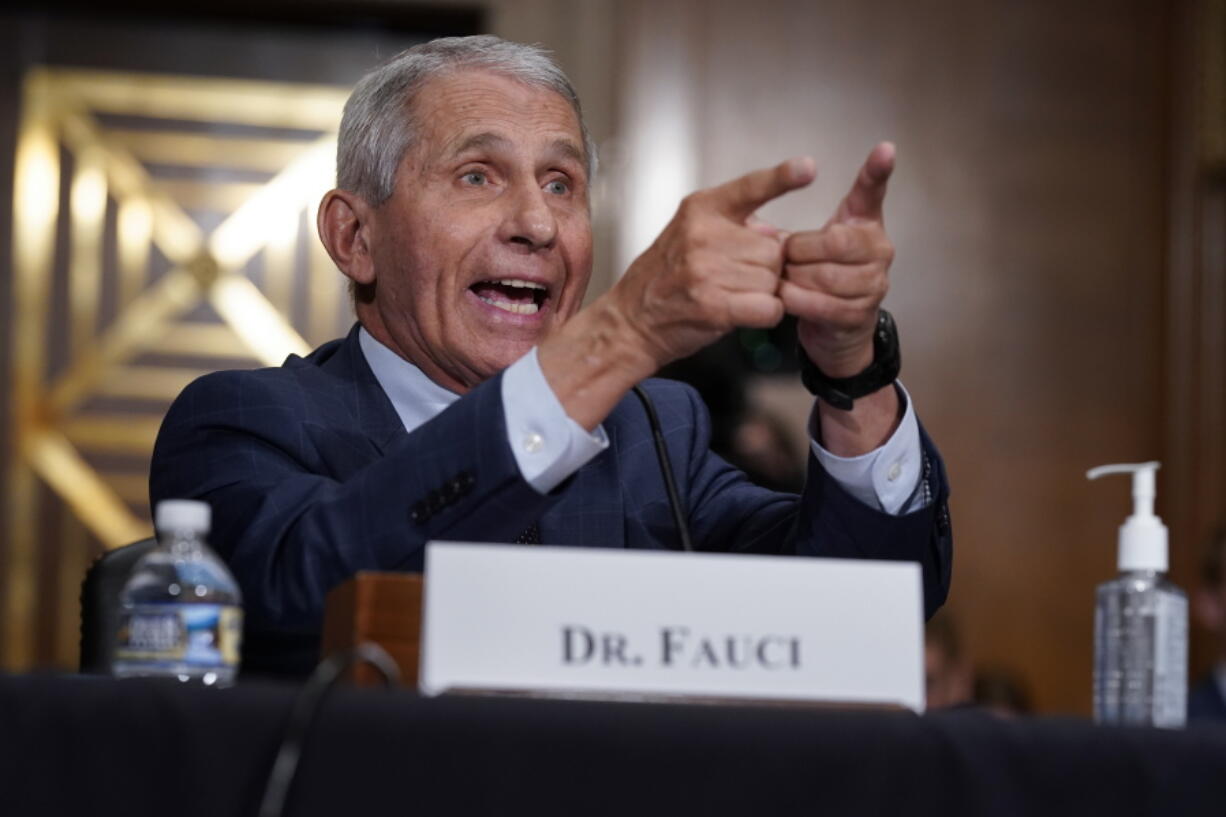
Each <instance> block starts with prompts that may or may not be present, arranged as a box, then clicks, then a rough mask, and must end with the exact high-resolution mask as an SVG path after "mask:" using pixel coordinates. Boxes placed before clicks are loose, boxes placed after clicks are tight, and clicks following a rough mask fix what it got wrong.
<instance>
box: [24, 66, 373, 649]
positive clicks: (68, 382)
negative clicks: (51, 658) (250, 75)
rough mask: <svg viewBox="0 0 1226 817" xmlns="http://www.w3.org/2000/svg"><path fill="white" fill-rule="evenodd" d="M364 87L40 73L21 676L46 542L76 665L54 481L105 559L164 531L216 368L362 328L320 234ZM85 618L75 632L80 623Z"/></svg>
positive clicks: (29, 297)
mask: <svg viewBox="0 0 1226 817" xmlns="http://www.w3.org/2000/svg"><path fill="white" fill-rule="evenodd" d="M347 95H348V90H347V89H341V88H335V87H332V86H319V85H303V84H298V83H271V82H256V81H247V80H234V79H219V78H200V77H185V76H168V75H160V74H135V73H116V72H100V71H85V70H75V69H73V70H70V69H59V68H39V69H36V70H33V71H31V72H30V73H29V74H28V75H27V76H26V78H25V81H24V88H23V101H22V112H21V121H20V124H19V132H18V145H17V157H16V158H17V161H16V168H15V170H16V173H15V184H14V202H13V214H14V216H13V259H12V263H13V301H12V303H13V320H12V339H13V342H12V346H11V355H12V382H11V383H10V400H11V403H12V412H11V416H12V423H13V426H14V427H13V429H12V431H13V437H12V439H13V441H14V445H13V446H12V457H11V461H10V462H9V463H8V464H7V467H8V487H9V501H10V515H9V525H10V530H9V531H8V532H7V533H8V547H7V558H6V564H4V565H3V570H2V571H0V573H2V575H3V581H2V582H0V598H3V603H4V607H5V610H4V613H3V615H4V626H5V638H4V645H5V655H4V665H5V666H6V667H7V668H8V669H11V670H18V669H23V668H25V667H26V666H28V665H29V663H30V661H31V660H32V658H31V656H32V655H33V650H32V647H33V644H32V638H33V635H32V634H33V629H34V628H33V617H34V615H35V609H36V603H37V601H38V600H37V599H35V598H34V589H33V588H34V587H35V586H36V584H37V582H36V579H37V575H36V573H37V569H38V568H37V565H38V562H39V559H38V551H37V548H39V547H48V546H56V547H61V548H62V549H63V552H62V553H61V554H60V558H59V559H58V560H56V562H57V564H58V565H59V569H58V573H59V576H58V577H57V587H59V595H60V598H59V599H58V601H57V606H58V609H59V611H60V612H61V613H63V612H64V611H65V610H68V611H72V615H64V619H65V622H64V623H63V624H62V626H61V627H60V628H59V629H60V631H61V632H60V635H59V640H60V642H62V643H61V644H60V645H59V647H58V648H57V655H63V654H65V653H66V652H68V651H69V648H70V647H71V650H72V653H73V654H75V643H76V641H75V639H76V629H75V610H76V598H77V596H76V594H77V590H78V587H79V583H80V580H81V576H82V574H83V571H84V568H85V566H86V563H87V561H88V554H87V553H86V551H85V548H86V545H85V544H84V542H85V541H86V539H87V537H86V536H84V535H81V534H78V535H75V536H67V537H65V540H64V541H63V542H60V543H45V542H38V541H37V533H36V531H37V529H38V526H39V524H40V521H39V520H40V519H41V514H43V513H45V512H46V510H47V509H40V508H39V497H40V496H41V495H43V494H44V493H45V492H44V491H43V490H42V489H41V488H40V486H39V482H40V481H41V483H43V484H45V485H46V486H47V487H48V488H49V489H50V491H51V492H52V494H53V495H54V496H55V497H57V498H58V501H59V502H62V505H63V507H64V508H66V509H68V511H70V512H71V514H72V515H73V516H75V517H76V519H77V520H79V522H80V523H81V524H80V525H79V526H76V529H78V530H79V529H81V528H83V529H84V530H85V531H88V533H89V534H90V535H92V536H93V537H94V538H95V539H96V540H98V541H100V542H101V543H102V545H103V546H104V547H107V548H114V547H118V546H120V545H123V544H126V543H128V542H131V541H134V540H137V539H140V538H143V537H145V536H148V535H149V534H150V533H151V528H150V525H149V521H148V520H149V517H148V508H147V502H148V500H147V487H146V485H147V468H148V461H149V455H150V453H151V451H152V448H153V441H154V436H155V434H156V432H157V428H158V425H159V424H160V422H161V419H162V416H163V414H164V413H165V409H166V407H167V406H168V405H169V403H170V401H171V400H172V399H173V398H174V397H175V395H176V394H178V392H179V391H180V390H181V389H182V388H183V387H184V386H185V385H186V384H187V383H188V382H190V381H191V380H192V379H193V378H195V377H197V376H199V375H201V374H203V373H205V372H206V371H209V370H210V369H214V368H218V367H220V366H225V367H238V366H252V365H270V366H276V365H280V363H281V362H282V361H283V360H284V359H285V357H286V355H288V354H290V353H297V354H305V353H306V352H307V351H308V350H309V349H310V348H311V346H313V345H315V344H317V343H320V342H322V341H324V340H327V339H328V338H331V337H335V336H336V335H337V334H339V333H341V332H343V331H344V328H345V325H346V324H347V323H348V321H349V320H351V317H350V316H349V315H348V314H347V313H346V311H345V310H346V309H347V306H346V303H345V302H346V299H345V298H344V293H343V287H342V285H341V279H340V275H339V273H338V272H337V271H336V269H335V267H334V266H333V264H332V263H331V261H330V260H329V259H328V258H327V255H326V254H325V253H324V252H323V249H322V247H321V246H320V244H319V241H318V238H316V237H315V235H314V210H315V207H316V206H317V204H318V202H319V199H320V196H321V195H322V193H323V192H324V191H325V190H327V189H328V188H329V187H330V186H331V185H332V180H333V178H334V176H333V166H334V157H335V153H336V127H337V125H338V123H339V121H340V115H341V110H342V106H343V105H344V101H345V98H346V97H347ZM70 624H71V626H70Z"/></svg>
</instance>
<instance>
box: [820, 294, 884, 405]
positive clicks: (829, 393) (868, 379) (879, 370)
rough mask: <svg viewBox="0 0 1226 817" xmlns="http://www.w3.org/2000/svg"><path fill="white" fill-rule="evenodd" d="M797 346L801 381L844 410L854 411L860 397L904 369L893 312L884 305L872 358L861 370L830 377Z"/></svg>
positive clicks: (874, 336) (874, 339)
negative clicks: (865, 367) (849, 375)
mask: <svg viewBox="0 0 1226 817" xmlns="http://www.w3.org/2000/svg"><path fill="white" fill-rule="evenodd" d="M797 346H798V351H799V353H800V382H801V383H804V384H805V388H806V389H808V390H809V393H810V394H813V395H815V396H816V397H820V398H821V399H822V400H824V401H826V402H827V403H829V404H830V405H831V406H833V407H834V408H836V409H841V410H843V411H851V407H852V405H853V404H854V403H855V401H856V398H857V397H863V396H864V395H866V394H872V393H873V392H875V391H877V390H878V389H880V388H882V387H883V386H888V385H889V384H891V383H893V382H894V381H895V380H896V379H897V378H898V372H899V370H900V369H902V357H901V355H900V353H899V351H898V327H897V326H895V325H894V318H893V316H892V315H890V313H889V312H886V311H885V310H884V309H880V310H878V311H877V328H876V329H875V330H873V362H872V363H870V364H868V368H867V369H865V370H864V371H862V372H860V373H859V374H856V375H852V376H851V377H827V376H826V375H824V374H823V373H822V370H821V369H819V368H817V366H816V365H814V363H813V361H812V360H809V356H808V355H807V354H805V350H804V347H803V346H800V345H799V344H797Z"/></svg>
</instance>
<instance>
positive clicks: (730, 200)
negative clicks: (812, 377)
mask: <svg viewBox="0 0 1226 817" xmlns="http://www.w3.org/2000/svg"><path fill="white" fill-rule="evenodd" d="M816 175H817V173H816V169H815V166H814V163H813V160H812V159H808V158H798V159H789V160H788V161H786V162H783V163H782V164H779V165H776V166H775V167H768V168H763V169H761V170H755V171H753V172H751V173H747V174H745V175H744V176H741V177H740V178H737V179H733V180H732V181H729V182H726V183H724V184H722V185H719V186H718V187H712V188H709V189H706V190H699V191H698V192H696V193H692V194H691V195H689V196H687V197H686V198H685V199H683V200H682V202H681V206H680V207H678V208H677V214H676V215H675V216H673V219H672V221H670V222H669V224H668V226H667V227H665V228H664V231H663V232H662V233H661V234H660V236H659V238H657V239H656V240H655V242H654V243H653V244H652V245H651V247H649V248H648V249H647V251H646V252H644V253H643V254H642V255H640V256H639V257H638V258H637V259H636V260H635V261H634V263H633V264H631V265H630V268H629V269H628V270H627V271H626V274H625V276H624V277H623V278H622V279H621V280H620V281H619V282H618V283H617V285H616V286H614V287H613V289H612V290H610V291H609V293H608V297H609V299H610V302H611V304H612V305H614V306H615V308H616V309H617V310H618V311H619V312H620V314H621V315H622V317H624V318H625V320H626V323H627V325H628V326H629V327H630V328H631V329H632V330H633V337H635V338H636V340H637V341H638V343H637V344H636V345H637V346H638V348H639V349H640V350H641V351H642V352H643V353H644V354H645V355H646V356H647V357H648V358H649V359H650V360H651V362H652V363H653V364H654V365H653V368H652V371H654V370H655V369H658V368H659V367H661V366H663V365H664V364H666V363H669V362H671V361H673V360H677V359H678V358H682V357H685V356H687V355H689V354H692V353H694V352H696V351H698V350H699V349H701V348H703V347H704V346H707V345H709V344H711V343H713V342H714V341H715V340H717V339H718V338H719V337H720V336H721V335H723V334H725V333H726V332H729V331H730V330H732V329H735V328H737V327H768V326H774V325H775V324H777V323H779V321H780V320H781V319H782V318H783V313H784V307H783V301H782V300H780V298H779V294H778V292H779V279H780V274H781V272H782V268H783V246H782V243H781V241H780V240H779V238H778V237H777V236H775V235H773V234H772V232H773V231H772V230H770V229H769V228H766V229H764V228H763V226H762V225H754V226H750V225H751V219H752V216H753V214H754V212H755V211H756V210H757V209H758V208H759V207H761V206H762V205H764V204H766V203H767V202H769V201H770V200H772V199H775V198H778V197H779V196H782V195H783V194H785V193H788V192H791V191H792V190H797V189H799V188H802V187H805V186H806V185H808V184H810V183H811V182H812V181H813V179H814V178H815V176H816Z"/></svg>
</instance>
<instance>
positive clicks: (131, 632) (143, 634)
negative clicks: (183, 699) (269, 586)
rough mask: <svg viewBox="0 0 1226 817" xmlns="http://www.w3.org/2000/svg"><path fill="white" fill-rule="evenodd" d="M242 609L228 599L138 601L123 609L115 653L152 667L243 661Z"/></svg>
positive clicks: (212, 665)
mask: <svg viewBox="0 0 1226 817" xmlns="http://www.w3.org/2000/svg"><path fill="white" fill-rule="evenodd" d="M242 632H243V611H242V610H241V609H240V608H238V607H234V606H232V605H228V604H173V603H172V604H137V605H134V606H133V607H132V608H131V609H129V610H124V611H122V612H121V614H120V620H119V635H118V638H117V639H116V643H115V659H116V660H117V661H121V662H130V663H137V662H138V663H140V664H142V665H145V666H147V667H157V666H166V667H173V666H184V665H186V666H188V667H208V668H216V667H234V668H237V667H238V648H239V642H240V640H241V638H242Z"/></svg>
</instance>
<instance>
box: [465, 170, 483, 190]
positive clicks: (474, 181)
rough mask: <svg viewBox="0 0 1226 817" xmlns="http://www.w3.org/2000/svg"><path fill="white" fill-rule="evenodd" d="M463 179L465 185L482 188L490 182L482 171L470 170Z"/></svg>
mask: <svg viewBox="0 0 1226 817" xmlns="http://www.w3.org/2000/svg"><path fill="white" fill-rule="evenodd" d="M462 178H463V180H464V183H465V184H471V185H472V186H473V187H480V186H481V185H483V184H485V183H486V181H488V179H486V177H485V174H484V173H482V172H481V171H480V170H470V171H468V172H467V173H465V174H464V175H463V177H462Z"/></svg>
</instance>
